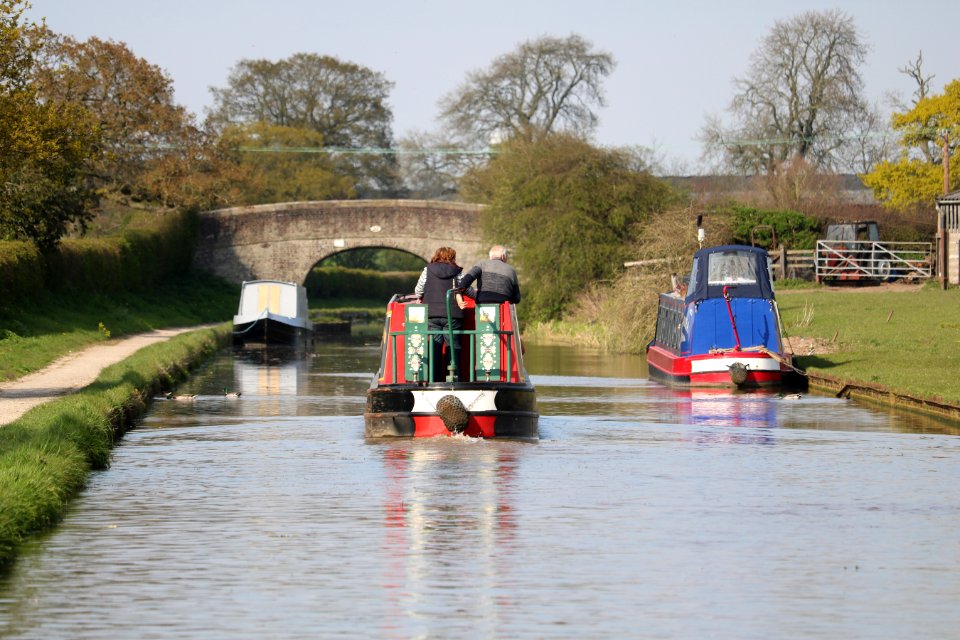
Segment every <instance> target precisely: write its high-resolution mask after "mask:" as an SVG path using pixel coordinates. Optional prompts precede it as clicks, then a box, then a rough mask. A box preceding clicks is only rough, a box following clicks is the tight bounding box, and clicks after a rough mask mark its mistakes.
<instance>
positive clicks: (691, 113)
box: [29, 0, 960, 163]
mask: <svg viewBox="0 0 960 640" xmlns="http://www.w3.org/2000/svg"><path fill="white" fill-rule="evenodd" d="M833 8H838V9H841V10H843V11H846V12H847V13H848V14H850V15H851V16H853V18H854V20H855V22H856V24H857V27H858V28H859V29H860V31H861V33H862V34H863V36H864V39H865V41H866V42H867V43H868V44H869V45H870V46H871V52H870V55H869V57H868V59H867V64H866V65H865V66H864V68H863V69H862V71H863V76H864V80H865V84H866V90H867V94H868V96H869V97H870V98H871V99H875V100H883V97H884V95H885V93H887V92H890V91H899V92H900V93H902V94H903V96H904V97H909V94H910V92H911V91H912V90H913V86H912V85H911V81H910V80H909V79H908V78H907V77H906V76H904V75H902V74H900V73H898V71H897V69H898V68H899V67H902V66H904V65H905V64H906V63H907V61H909V60H911V59H913V58H915V57H916V55H917V52H918V51H920V50H921V49H922V50H923V55H924V69H925V70H926V72H927V73H928V74H934V75H935V78H934V80H933V87H934V90H936V91H940V90H942V88H943V85H944V84H945V83H947V82H949V81H950V80H953V79H955V78H958V77H960V47H958V46H957V44H956V41H955V37H956V29H957V25H960V2H957V1H956V0H912V1H910V2H903V1H902V0H901V1H899V2H894V1H891V0H872V1H866V0H863V1H860V0H857V1H849V2H820V1H814V0H806V1H804V0H793V1H785V0H753V1H741V0H734V1H727V2H724V1H722V0H720V1H716V0H714V1H712V2H711V1H708V0H704V1H702V2H696V1H690V0H661V1H659V2H656V3H652V2H645V1H640V0H635V1H629V0H578V1H569V0H553V1H549V2H547V1H541V2H533V1H530V0H484V1H482V2H480V1H474V2H459V1H456V0H445V1H441V0H338V1H337V2H329V1H326V0H272V1H268V0H255V1H250V0H229V1H227V0H192V1H187V0H163V1H157V0H150V1H146V0H46V1H44V0H34V7H33V9H32V10H31V11H30V13H29V15H30V17H31V18H33V19H39V18H40V17H45V18H46V20H47V24H48V26H50V28H52V29H53V30H54V31H56V32H59V33H65V34H70V35H73V36H74V37H77V38H79V39H85V38H87V37H89V36H93V35H96V36H98V37H100V38H104V39H112V40H116V41H121V42H125V43H126V44H127V45H128V46H129V48H130V49H131V50H132V51H133V52H134V53H135V54H137V55H138V56H141V57H143V58H145V59H147V60H148V61H149V62H151V63H153V64H156V65H158V66H160V67H161V68H163V69H165V70H166V71H167V73H168V74H169V75H170V77H171V78H173V81H174V86H175V88H176V98H177V101H178V102H179V103H181V104H183V105H184V106H186V107H187V108H188V109H190V110H191V111H193V112H194V113H197V114H198V115H201V116H202V115H203V113H204V109H205V108H206V107H208V106H209V105H210V104H211V98H210V92H209V87H210V86H218V87H222V86H224V84H225V82H226V78H227V74H228V72H229V70H230V68H231V67H232V66H233V65H234V64H235V63H236V62H237V61H238V60H241V59H244V58H267V59H271V60H278V59H281V58H285V57H287V56H289V55H291V54H293V53H298V52H311V53H319V54H326V55H333V56H336V57H337V58H340V59H341V60H345V61H351V62H355V63H358V64H361V65H364V66H366V67H369V68H371V69H373V70H375V71H379V72H381V73H383V74H384V75H385V76H386V77H387V78H388V79H389V80H391V81H392V82H394V83H395V87H394V89H393V92H392V93H391V99H390V104H391V106H392V108H393V113H394V134H395V136H397V137H401V136H403V135H405V134H407V133H409V132H410V131H412V130H422V131H429V130H433V129H435V128H436V122H435V119H436V115H437V101H438V100H439V99H440V98H441V97H442V96H443V95H445V94H446V93H447V92H449V91H451V90H453V89H455V88H456V87H457V86H458V85H459V84H460V83H461V82H462V81H463V80H464V78H465V75H466V73H467V72H469V71H471V70H475V69H481V68H486V67H487V66H489V64H490V63H491V62H492V61H493V59H494V58H496V57H497V56H499V55H501V54H503V53H507V52H509V51H512V50H513V49H514V48H515V47H516V46H517V44H519V43H520V42H522V41H524V40H529V39H534V38H537V37H540V36H542V35H553V36H566V35H569V34H571V33H577V34H579V35H581V36H583V37H585V38H587V39H588V40H590V41H591V42H592V43H593V44H594V46H595V47H596V48H598V49H602V50H605V51H608V52H610V53H612V54H613V56H614V58H615V59H616V60H617V68H616V70H615V71H614V72H613V74H612V75H611V76H609V77H608V78H607V80H606V82H605V85H604V86H605V90H606V96H607V101H608V107H607V108H605V109H602V110H601V111H600V127H599V129H598V130H597V133H596V137H595V138H596V141H597V142H598V143H600V144H603V145H612V146H620V145H643V146H648V147H650V146H653V147H656V148H657V149H658V150H659V152H660V153H661V154H663V155H665V156H666V157H667V158H668V159H671V158H672V159H676V160H678V161H680V162H687V163H695V162H696V160H697V158H698V157H699V155H700V144H699V142H698V141H697V140H696V137H697V134H698V133H699V131H700V128H701V127H702V125H703V122H704V119H705V118H706V116H707V115H708V114H721V115H722V114H723V112H724V110H725V108H726V106H727V105H728V104H729V101H730V98H731V97H732V95H733V85H732V80H733V78H734V77H737V76H742V75H744V73H745V72H746V70H747V67H748V65H749V58H750V54H751V53H752V52H753V51H754V50H755V49H756V48H757V47H758V45H759V43H760V40H761V39H762V38H763V37H764V36H765V35H766V34H767V33H768V32H769V30H770V28H771V27H772V25H773V24H774V22H775V21H777V20H784V19H788V18H790V17H792V16H794V15H797V14H799V13H802V12H803V11H805V10H811V9H812V10H824V9H833ZM951 41H952V42H951ZM884 108H887V107H886V105H884Z"/></svg>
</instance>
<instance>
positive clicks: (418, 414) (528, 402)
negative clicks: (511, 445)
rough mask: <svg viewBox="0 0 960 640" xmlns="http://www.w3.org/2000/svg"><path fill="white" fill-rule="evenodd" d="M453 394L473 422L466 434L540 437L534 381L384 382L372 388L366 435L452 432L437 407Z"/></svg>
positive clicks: (418, 435) (437, 434)
mask: <svg viewBox="0 0 960 640" xmlns="http://www.w3.org/2000/svg"><path fill="white" fill-rule="evenodd" d="M447 396H453V397H455V398H457V400H459V401H460V404H461V405H462V406H463V407H464V408H465V409H466V410H467V413H468V416H469V417H468V422H467V424H466V425H465V427H464V428H463V429H462V431H461V433H463V434H464V435H467V436H472V437H482V438H518V439H536V438H538V437H539V419H540V416H539V414H538V413H537V410H536V393H535V391H534V389H533V387H532V386H531V385H508V384H498V385H478V384H469V383H464V384H459V385H445V386H426V387H422V386H417V385H385V386H375V387H373V388H371V389H370V391H369V392H368V393H367V406H366V410H365V411H364V427H365V428H364V435H365V436H366V437H368V438H384V437H402V438H410V437H415V438H431V437H435V436H449V435H452V434H453V433H454V431H452V430H451V429H450V428H448V426H447V423H446V422H445V419H444V417H443V416H442V415H441V412H438V410H437V406H439V405H440V401H441V399H442V398H444V397H447Z"/></svg>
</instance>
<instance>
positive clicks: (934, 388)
mask: <svg viewBox="0 0 960 640" xmlns="http://www.w3.org/2000/svg"><path fill="white" fill-rule="evenodd" d="M777 299H778V301H779V303H780V311H781V315H782V317H783V323H784V327H785V329H786V332H787V334H788V336H803V337H810V338H816V339H817V341H818V344H819V345H820V346H819V347H818V349H817V351H820V350H825V351H827V353H814V354H813V355H805V354H802V353H801V354H800V355H801V356H802V357H801V358H800V359H799V364H800V366H802V367H803V368H805V369H807V370H808V371H810V372H811V373H814V372H815V373H820V374H823V375H826V376H830V377H832V378H835V379H837V380H840V381H843V382H850V383H865V384H868V385H872V386H880V387H883V388H886V389H887V390H889V391H891V392H895V393H899V394H905V395H911V396H917V397H920V398H927V399H932V400H938V401H942V402H946V403H948V404H953V405H960V377H958V376H957V375H956V372H957V371H960V316H958V313H957V311H958V309H960V291H958V290H957V289H950V290H947V291H941V290H940V289H939V288H938V287H935V286H928V287H926V288H923V289H918V290H911V291H891V290H887V289H885V288H863V289H845V290H841V291H837V290H825V289H805V290H802V291H791V292H782V293H780V294H778V296H777Z"/></svg>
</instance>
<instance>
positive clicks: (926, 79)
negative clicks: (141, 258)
mask: <svg viewBox="0 0 960 640" xmlns="http://www.w3.org/2000/svg"><path fill="white" fill-rule="evenodd" d="M897 71H899V72H900V73H902V74H904V75H905V76H909V77H910V78H912V79H913V81H914V82H916V83H917V88H916V89H914V91H913V102H912V103H911V104H909V105H907V104H904V103H903V102H902V101H901V102H900V103H899V104H898V105H896V106H897V107H898V108H897V111H901V112H906V111H910V110H911V109H913V108H914V107H916V106H917V103H918V102H920V101H921V100H923V99H924V98H926V97H927V96H928V95H930V81H931V80H933V78H934V75H933V74H932V73H931V74H930V75H926V74H925V73H924V72H923V51H922V50H921V51H920V52H919V53H918V54H917V59H916V60H909V61H907V64H906V65H904V66H903V67H900V68H899V69H897ZM917 150H918V151H919V152H920V154H922V155H923V158H924V160H926V161H927V163H928V164H934V163H936V162H939V161H940V153H941V152H940V147H939V146H938V145H937V144H936V142H935V141H934V140H929V141H927V142H925V143H922V144H918V145H917ZM872 168H873V167H871V169H872Z"/></svg>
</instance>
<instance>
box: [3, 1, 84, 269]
mask: <svg viewBox="0 0 960 640" xmlns="http://www.w3.org/2000/svg"><path fill="white" fill-rule="evenodd" d="M26 6H27V5H26V3H25V2H20V1H17V0H5V1H4V2H0V237H2V238H5V239H24V240H30V241H32V242H34V243H35V244H36V245H37V246H38V247H39V248H40V249H42V250H44V251H47V250H50V249H52V248H53V247H55V246H56V245H57V243H58V242H59V241H60V237H61V236H62V235H63V234H64V233H65V232H66V231H67V229H68V228H69V226H70V225H72V224H76V225H79V226H80V227H82V226H83V225H84V224H85V223H86V221H87V220H88V219H89V213H88V208H89V205H90V204H91V202H92V201H93V200H92V192H91V191H90V190H89V189H88V188H87V184H86V180H85V176H84V174H83V170H82V169H83V164H84V162H85V161H86V160H87V159H88V158H90V157H92V156H93V155H94V154H95V152H96V142H97V129H96V124H95V123H94V122H93V121H92V120H91V119H90V118H89V117H88V116H87V113H86V111H85V110H84V109H82V108H81V107H79V106H78V105H71V104H63V103H58V102H56V101H50V100H44V99H42V97H41V96H39V95H38V93H37V88H36V84H35V82H34V76H33V73H34V69H35V60H36V57H37V55H38V52H39V51H40V48H41V47H42V45H43V42H44V41H45V37H46V32H45V30H44V29H43V28H42V27H39V26H37V25H36V24H34V23H25V22H22V18H23V10H24V8H25V7H26Z"/></svg>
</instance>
